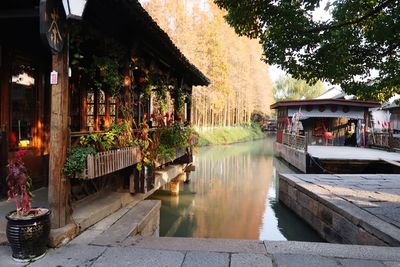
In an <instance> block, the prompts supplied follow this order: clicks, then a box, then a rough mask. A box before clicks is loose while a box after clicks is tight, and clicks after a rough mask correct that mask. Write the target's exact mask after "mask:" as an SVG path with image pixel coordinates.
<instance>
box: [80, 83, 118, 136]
mask: <svg viewBox="0 0 400 267" xmlns="http://www.w3.org/2000/svg"><path fill="white" fill-rule="evenodd" d="M116 121H117V101H116V99H115V97H112V96H110V95H108V94H107V93H106V92H104V91H103V90H90V91H88V92H87V95H86V128H87V130H88V131H103V130H105V128H106V127H109V126H110V125H111V124H112V123H115V122H116Z"/></svg>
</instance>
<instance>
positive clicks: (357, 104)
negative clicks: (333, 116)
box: [271, 99, 381, 109]
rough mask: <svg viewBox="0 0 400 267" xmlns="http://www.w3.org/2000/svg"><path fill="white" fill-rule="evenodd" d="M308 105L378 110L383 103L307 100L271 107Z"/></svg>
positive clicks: (277, 103)
mask: <svg viewBox="0 0 400 267" xmlns="http://www.w3.org/2000/svg"><path fill="white" fill-rule="evenodd" d="M308 105H341V106H351V107H365V108H376V107H380V106H381V103H379V102H377V101H364V100H346V99H307V100H286V101H279V102H276V103H275V104H272V105H271V109H276V108H280V107H296V106H297V107H298V106H308Z"/></svg>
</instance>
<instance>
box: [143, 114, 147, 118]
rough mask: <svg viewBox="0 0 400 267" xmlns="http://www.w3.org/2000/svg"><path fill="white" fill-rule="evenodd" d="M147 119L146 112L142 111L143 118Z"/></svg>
mask: <svg viewBox="0 0 400 267" xmlns="http://www.w3.org/2000/svg"><path fill="white" fill-rule="evenodd" d="M146 119H147V113H146V112H145V113H143V120H146Z"/></svg>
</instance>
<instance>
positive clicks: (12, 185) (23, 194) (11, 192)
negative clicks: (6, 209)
mask: <svg viewBox="0 0 400 267" xmlns="http://www.w3.org/2000/svg"><path fill="white" fill-rule="evenodd" d="M25 154H26V150H20V151H17V152H16V153H15V158H13V159H11V160H9V162H8V165H7V171H8V175H7V178H6V179H7V186H8V191H7V196H8V200H14V201H15V205H16V214H15V215H16V216H17V217H22V216H26V215H28V214H29V213H30V212H31V204H32V193H31V187H32V179H31V177H30V175H29V172H28V170H27V168H26V167H25V164H24V162H23V161H22V158H23V156H24V155H25Z"/></svg>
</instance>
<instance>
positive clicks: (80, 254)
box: [0, 237, 400, 267]
mask: <svg viewBox="0 0 400 267" xmlns="http://www.w3.org/2000/svg"><path fill="white" fill-rule="evenodd" d="M78 238H79V237H78ZM10 253H11V251H10V249H9V247H7V246H0V265H1V266H10V267H11V266H22V265H21V264H18V263H15V262H13V261H12V260H11V258H10ZM28 266H32V267H36V266H39V267H46V266H93V267H94V266H151V267H154V266H173V267H174V266H191V267H193V266H194V267H195V266H207V267H213V266H218V267H224V266H227V267H228V266H232V267H233V266H235V267H236V266H263V267H273V266H275V267H283V266H287V267H291V266H293V267H295V266H299V267H300V266H301V267H304V266H307V267H314V266H315V267H317V266H318V267H320V266H352V267H353V266H355V267H357V266H362V267H368V266H376V267H381V266H382V267H393V266H400V248H394V247H389V248H388V247H373V246H355V245H338V244H327V243H307V242H294V241H264V242H263V241H257V240H221V239H194V238H168V237H161V238H151V237H146V238H143V237H132V238H130V239H129V240H126V242H124V243H123V244H118V245H116V244H115V243H112V245H111V246H108V245H106V244H104V245H101V246H98V245H96V246H95V245H90V244H85V242H82V240H81V241H80V242H71V243H70V244H68V245H66V246H64V247H62V248H58V249H52V250H50V251H48V253H47V255H46V256H45V257H44V258H43V259H41V260H38V261H36V262H34V263H31V264H29V265H28Z"/></svg>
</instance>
